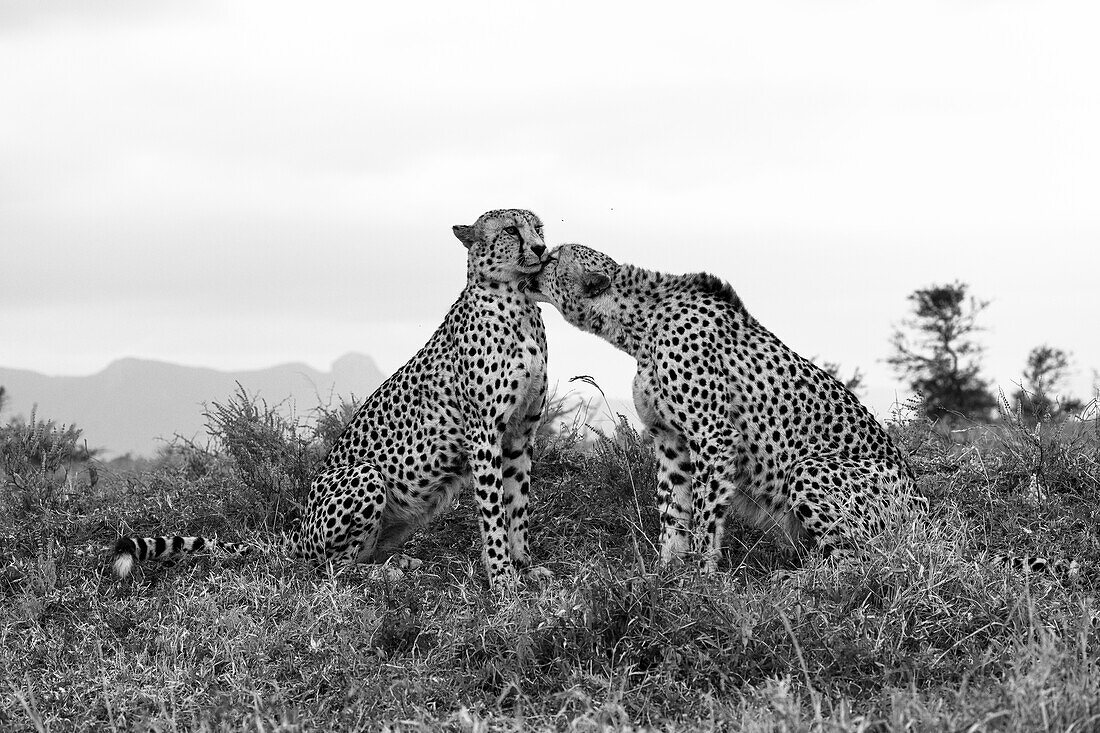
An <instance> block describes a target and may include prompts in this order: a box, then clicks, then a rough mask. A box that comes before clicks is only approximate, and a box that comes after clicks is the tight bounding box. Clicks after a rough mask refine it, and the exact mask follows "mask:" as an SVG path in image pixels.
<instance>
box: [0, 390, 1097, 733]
mask: <svg viewBox="0 0 1100 733" xmlns="http://www.w3.org/2000/svg"><path fill="white" fill-rule="evenodd" d="M246 413H247V410H243V411H238V412H237V413H233V414H232V415H231V416H230V417H232V418H233V419H237V418H241V419H247V418H248V415H247V414H246ZM221 414H222V415H223V416H224V415H226V414H228V413H227V412H224V411H223V413H221ZM242 415H243V417H242ZM253 417H254V418H256V419H257V424H258V425H260V428H257V429H256V430H254V431H253V432H252V433H250V434H249V435H250V436H251V437H250V438H248V440H243V439H242V440H238V441H237V442H238V445H237V446H236V448H234V447H233V446H232V445H231V443H232V442H233V441H232V440H227V438H231V437H233V436H232V435H229V433H232V432H233V431H232V430H230V429H229V428H227V426H229V427H230V428H231V427H232V426H233V425H237V426H238V427H239V424H238V423H233V422H232V421H231V420H230V419H229V418H226V422H225V423H223V424H221V426H222V431H221V433H220V438H221V440H220V441H219V442H217V443H215V444H214V445H215V447H216V448H218V450H219V451H220V453H218V454H217V455H214V454H213V452H211V451H204V450H201V449H198V448H196V447H195V446H190V445H186V444H180V445H177V446H176V448H175V449H173V450H172V451H170V452H168V453H167V454H166V455H164V456H161V457H160V458H159V459H157V460H155V461H151V462H146V463H142V464H139V465H131V466H125V465H122V464H118V463H116V464H113V465H112V464H100V465H98V466H97V471H96V473H97V476H96V482H95V485H94V486H91V483H92V481H91V478H90V475H89V473H88V470H87V464H73V466H72V467H71V468H70V469H69V471H68V473H67V474H66V472H65V470H64V469H60V470H58V471H56V472H46V473H42V472H40V471H39V472H37V473H36V472H35V471H34V469H33V468H30V467H28V466H27V465H23V466H19V465H15V464H12V463H10V462H9V463H8V464H7V465H8V467H9V472H8V473H4V472H3V471H2V470H0V481H2V482H3V486H2V488H0V561H2V563H3V565H4V566H5V567H3V568H0V667H2V668H3V669H4V670H5V674H4V678H5V682H4V685H3V686H2V687H0V729H2V730H5V731H24V730H27V731H33V730H73V729H75V730H111V729H119V730H127V729H137V728H140V729H151V730H180V729H182V730H204V729H205V730H238V729H239V730H244V729H249V730H264V731H266V730H318V731H324V730H333V729H336V730H344V729H358V728H362V729H368V730H377V729H380V728H382V729H385V728H390V729H395V730H396V729H402V730H455V731H493V730H527V729H531V730H542V729H546V730H603V729H608V728H610V729H619V728H622V727H626V726H635V727H636V728H638V729H644V728H652V729H660V730H668V729H676V730H714V729H736V730H741V729H743V730H791V731H799V730H837V731H848V730H852V731H856V730H899V729H905V728H907V727H912V728H917V729H934V730H943V729H967V728H970V727H971V726H977V727H976V728H975V729H997V730H1028V731H1031V730H1046V729H1050V730H1065V729H1068V728H1070V727H1073V726H1075V730H1081V729H1089V728H1094V727H1095V726H1096V725H1097V721H1100V666H1098V660H1100V651H1098V650H1100V638H1098V636H1100V634H1098V628H1100V627H1098V623H1100V604H1098V603H1097V600H1096V597H1095V580H1096V577H1097V576H1096V575H1093V574H1091V571H1089V570H1086V571H1085V573H1083V574H1082V577H1079V578H1077V579H1074V580H1072V581H1068V582H1064V583H1062V582H1056V581H1052V580H1049V579H1047V578H1028V577H1025V576H1020V575H1015V574H1012V573H1010V572H1006V571H1005V570H1003V569H1000V568H997V567H991V566H990V565H988V564H985V563H982V562H980V560H979V554H980V553H981V552H985V551H989V552H1000V551H1006V550H1007V551H1020V552H1024V551H1028V552H1034V551H1036V550H1042V551H1043V552H1044V553H1045V554H1051V553H1062V554H1072V555H1074V556H1077V557H1079V559H1080V560H1081V561H1082V563H1083V564H1085V565H1086V566H1087V567H1096V565H1097V562H1098V560H1100V539H1098V537H1097V529H1096V528H1097V526H1100V525H1098V521H1097V520H1098V519H1100V516H1098V514H1100V508H1098V503H1097V497H1098V496H1100V428H1098V427H1097V424H1096V423H1095V422H1093V423H1082V424H1077V425H1074V426H1071V427H1066V428H1063V429H1062V431H1061V432H1057V431H1056V430H1055V429H1053V428H1050V429H1048V430H1047V431H1046V433H1040V435H1039V437H1038V438H1035V436H1034V434H1033V433H1031V432H1029V431H1027V430H1025V429H1023V428H1022V427H1020V426H1012V425H1007V426H1006V425H1002V426H995V427H983V428H977V429H975V430H974V431H971V433H970V434H966V435H963V434H955V435H954V436H946V437H945V436H942V435H939V434H937V433H934V432H930V431H928V430H927V429H925V427H923V426H922V425H921V424H920V423H919V421H918V422H913V423H908V424H903V425H894V426H892V428H891V429H892V431H894V432H895V434H896V435H897V436H898V437H899V439H900V441H901V442H902V444H903V445H904V446H905V450H906V452H907V453H909V454H911V456H912V459H913V463H914V467H915V469H916V471H917V473H918V477H919V483H920V486H921V488H922V489H923V490H924V491H925V492H926V493H927V494H928V495H929V497H930V498H931V500H932V504H933V510H932V514H933V517H934V519H935V522H934V523H933V524H932V526H931V528H928V527H914V528H911V529H910V530H908V531H906V532H904V533H903V534H902V535H900V536H894V537H888V538H884V539H883V541H882V542H880V543H878V544H877V545H875V546H873V547H870V548H868V549H867V551H866V553H865V557H864V561H863V562H862V563H860V564H858V565H852V566H847V567H840V568H837V567H833V566H830V565H828V564H825V563H822V562H820V561H818V560H816V559H813V558H811V559H808V560H806V561H805V562H803V563H801V564H799V563H798V562H796V561H794V560H792V559H790V558H787V557H784V556H783V555H782V554H781V553H780V552H779V551H778V550H777V549H776V548H775V547H774V546H773V545H772V544H771V543H770V541H768V540H766V539H762V538H761V537H760V536H759V535H757V534H750V533H748V532H745V531H739V530H738V529H737V527H736V526H731V528H730V531H729V532H728V533H727V534H728V535H729V536H728V539H727V548H726V554H725V556H724V558H723V562H722V564H721V565H720V572H719V573H718V574H717V576H715V577H713V578H707V577H703V576H700V575H699V574H697V573H695V572H694V571H692V570H690V569H671V570H664V571H659V570H657V569H656V568H655V566H654V559H655V556H656V552H655V548H654V547H653V541H654V538H655V537H656V536H657V517H656V515H655V510H654V509H653V481H654V478H653V473H654V464H653V460H652V456H651V454H650V453H649V448H648V446H647V445H646V444H645V442H644V439H643V438H642V437H641V436H639V435H638V434H637V433H635V432H634V431H633V430H631V429H630V428H629V426H625V425H624V426H623V427H622V428H621V429H620V430H619V431H618V432H617V433H616V434H615V435H613V436H610V437H609V438H608V439H605V440H595V441H592V440H582V439H580V437H579V436H577V435H575V434H572V432H571V431H569V430H566V431H565V432H564V433H562V434H557V435H544V436H543V437H541V438H540V441H539V447H538V453H537V462H536V469H535V477H536V481H535V484H534V487H533V489H532V490H533V501H532V509H533V515H532V521H533V529H532V536H531V543H532V548H531V549H532V555H533V558H534V559H535V560H536V561H538V562H540V563H545V564H546V565H547V566H548V567H549V568H551V569H552V570H553V571H554V572H555V574H556V575H555V578H554V579H553V580H550V581H548V582H545V583H543V584H541V585H531V586H528V587H526V588H523V589H522V590H521V591H519V592H518V593H515V594H501V593H498V592H494V591H491V590H490V589H489V588H488V587H487V582H486V579H485V577H484V572H483V571H482V569H481V567H480V562H479V551H480V545H479V542H480V540H479V536H478V532H477V526H476V512H475V507H474V504H473V502H472V498H471V497H470V496H468V495H467V496H464V497H463V498H462V500H461V501H460V503H459V505H458V506H457V508H456V509H455V510H454V511H452V512H450V513H449V514H447V515H445V516H444V517H442V518H441V520H440V521H438V522H437V523H436V524H435V525H433V527H432V528H431V529H430V530H429V531H427V532H421V533H419V534H417V535H416V536H415V537H414V538H413V542H412V544H411V546H410V548H409V550H410V552H411V553H412V554H414V555H416V556H417V557H419V558H421V559H423V560H424V562H425V564H424V567H423V568H421V569H420V570H419V571H416V572H412V573H410V574H409V575H408V576H407V577H406V578H404V579H402V580H399V581H395V582H387V581H385V580H382V579H372V578H371V577H368V575H367V574H366V573H347V574H342V575H337V576H336V577H330V576H328V575H326V574H325V573H323V572H319V571H318V570H317V569H315V568H312V567H310V566H309V565H307V564H305V563H300V562H293V561H290V560H287V559H285V558H282V557H278V556H272V557H259V558H246V559H232V560H212V559H209V558H196V559H194V560H192V561H188V562H184V563H181V564H180V565H177V566H175V567H173V568H169V569H163V570H154V571H149V572H144V573H143V572H138V573H136V574H135V577H134V578H133V579H128V580H127V581H118V580H117V579H115V578H113V577H112V576H111V575H109V573H108V563H109V556H108V554H107V552H106V548H107V547H108V546H109V545H110V544H111V543H112V542H113V540H114V539H115V537H116V535H117V533H118V532H119V531H120V530H125V531H129V530H131V529H137V530H141V531H145V530H155V531H160V530H164V531H168V530H175V529H179V528H181V527H186V528H189V529H194V530H195V531H202V532H216V533H217V534H218V535H219V536H222V537H225V538H227V539H242V538H263V537H267V536H270V533H271V532H272V527H277V526H279V525H280V524H285V521H286V512H287V506H288V505H289V503H290V501H291V500H292V499H293V496H294V491H295V490H296V489H295V486H298V485H300V483H301V476H302V475H303V474H304V473H307V472H308V467H309V466H310V465H311V462H312V461H315V460H317V450H318V449H317V448H316V446H313V444H312V443H311V441H310V440H306V439H300V440H297V441H295V440H287V441H285V442H284V443H283V444H281V445H280V444H279V442H278V441H277V440H267V439H266V438H264V437H263V436H264V435H266V434H265V433H264V432H263V428H264V415H263V411H262V410H261V411H260V412H259V413H258V414H256V415H253ZM214 423H215V424H216V425H217V424H218V423H216V421H214ZM267 427H268V428H270V424H268V425H267ZM215 432H217V431H215ZM269 432H270V431H269ZM241 434H243V432H241V431H238V432H237V433H233V435H236V436H237V437H238V438H239V437H240V435H241ZM268 437H270V436H268ZM313 437H315V436H313ZM249 440H251V441H252V445H253V448H255V447H256V446H261V445H266V446H267V447H266V448H265V449H264V450H262V451H261V450H259V449H256V450H253V451H252V453H251V454H249V455H251V459H250V460H251V463H250V462H249V459H247V456H246V455H245V454H244V453H241V451H242V450H244V449H243V448H242V444H248V443H249ZM265 441H267V442H265ZM1040 447H1041V450H1040ZM265 461H266V463H265ZM12 472H14V473H15V474H16V475H15V477H14V478H13V476H12V475H11V473H12ZM1033 476H1034V477H1035V478H1034V479H1033V478H1032V477H1033ZM1033 489H1034V490H1033ZM777 570H779V571H782V572H778V573H777V572H776V571H777Z"/></svg>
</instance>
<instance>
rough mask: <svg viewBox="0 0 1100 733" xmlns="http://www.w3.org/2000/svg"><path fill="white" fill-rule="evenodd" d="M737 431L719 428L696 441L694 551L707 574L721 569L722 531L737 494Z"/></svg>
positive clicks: (693, 447) (693, 458)
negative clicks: (732, 479) (731, 502)
mask: <svg viewBox="0 0 1100 733" xmlns="http://www.w3.org/2000/svg"><path fill="white" fill-rule="evenodd" d="M735 436H736V433H735V432H734V431H733V429H732V428H731V427H727V428H721V429H715V430H713V431H712V432H709V433H707V434H704V436H703V437H702V439H700V440H692V441H691V443H690V445H691V463H692V466H693V467H694V468H695V480H694V481H692V492H691V503H692V515H693V518H694V520H695V521H694V522H693V524H692V534H691V551H692V553H694V554H696V555H697V556H698V557H699V563H700V567H701V568H702V569H703V572H705V573H708V574H709V573H713V572H715V571H716V570H717V569H718V558H719V556H720V555H721V553H722V534H723V532H724V530H725V524H726V512H727V509H728V506H729V503H730V501H731V500H732V498H733V494H734V490H735V489H734V485H733V482H732V481H731V480H730V476H732V474H733V467H734V461H733V456H734V448H735V443H736V437H735Z"/></svg>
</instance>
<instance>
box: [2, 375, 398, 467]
mask: <svg viewBox="0 0 1100 733" xmlns="http://www.w3.org/2000/svg"><path fill="white" fill-rule="evenodd" d="M383 379H384V375H383V374H382V372H381V371H379V369H378V366H377V365H376V364H375V363H374V360H373V359H371V358H370V357H369V356H364V355H362V354H346V355H344V356H342V357H340V358H339V359H337V360H336V361H335V362H333V364H332V369H331V370H330V371H328V372H319V371H317V370H316V369H313V368H312V367H309V366H307V365H305V364H280V365H278V366H273V367H269V368H267V369H258V370H253V371H240V372H223V371H218V370H216V369H206V368H203V367H188V366H180V365H178V364H170V363H167V362H161V361H149V360H145V359H119V360H118V361H115V362H112V363H111V364H110V365H108V366H107V368H106V369H104V370H103V371H101V372H99V373H98V374H92V375H90V376H86V377H50V376H46V375H44V374H39V373H37V372H32V371H26V370H21V369H5V368H3V367H0V386H2V387H4V388H5V389H6V390H7V395H8V404H7V406H6V408H5V410H4V414H3V415H2V416H0V419H2V420H3V421H4V422H7V420H8V418H10V417H11V416H12V415H23V416H24V417H28V416H29V415H30V412H31V408H32V407H33V406H34V405H36V404H37V405H38V416H39V418H42V419H50V420H55V421H57V422H58V423H66V424H75V425H76V426H77V427H79V428H81V429H82V430H83V431H84V438H85V439H86V440H87V441H88V447H90V448H103V449H104V450H105V453H106V456H107V457H112V456H116V455H122V454H125V453H132V454H134V455H135V456H139V455H141V456H149V455H152V454H153V452H154V451H155V450H156V448H157V447H158V446H161V445H163V444H164V441H165V440H171V438H172V437H173V436H174V435H176V434H177V433H178V434H180V435H182V436H184V437H187V438H197V439H199V440H200V442H201V441H202V440H203V439H204V438H205V434H206V428H205V418H203V416H202V412H203V404H204V403H205V404H210V403H211V402H215V401H217V402H221V401H223V400H225V399H226V398H227V397H229V396H230V395H232V394H233V392H234V391H235V390H236V389H237V383H238V382H239V383H240V384H241V385H242V386H243V387H244V388H245V389H246V390H247V391H248V393H249V394H255V395H258V396H259V397H261V398H262V399H264V400H266V401H267V403H268V404H269V405H275V404H277V403H280V402H283V401H286V405H287V407H288V410H289V408H293V410H294V411H295V413H296V414H298V415H305V414H306V413H308V412H309V411H310V410H312V409H313V408H314V407H316V406H317V405H319V404H321V403H327V402H328V401H329V398H330V396H335V395H339V396H343V397H350V396H351V395H352V394H354V395H355V396H356V397H357V398H358V399H362V398H364V397H366V396H367V395H369V394H370V393H371V392H373V391H374V390H375V388H376V387H378V385H379V384H381V383H382V380H383Z"/></svg>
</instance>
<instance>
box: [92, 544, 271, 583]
mask: <svg viewBox="0 0 1100 733" xmlns="http://www.w3.org/2000/svg"><path fill="white" fill-rule="evenodd" d="M252 549H253V548H252V547H251V546H249V545H246V544H244V543H241V542H220V541H219V540H217V539H216V538H214V537H179V536H176V537H170V536H161V537H123V538H121V539H120V540H119V541H118V543H117V544H116V545H115V561H114V563H113V567H114V571H115V575H117V576H118V577H120V578H125V577H126V576H127V575H129V574H130V571H131V570H132V569H133V567H134V563H135V562H142V561H144V560H153V561H156V562H165V561H171V560H175V559H176V558H178V557H180V556H181V555H188V554H190V553H193V552H199V551H202V550H207V551H210V552H219V553H222V554H227V555H247V554H249V553H250V552H252Z"/></svg>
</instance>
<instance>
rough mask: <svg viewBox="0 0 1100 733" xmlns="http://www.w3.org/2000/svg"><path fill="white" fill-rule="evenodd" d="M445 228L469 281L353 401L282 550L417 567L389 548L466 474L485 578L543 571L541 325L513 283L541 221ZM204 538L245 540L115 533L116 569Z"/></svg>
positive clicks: (538, 251) (239, 546) (494, 581)
mask: <svg viewBox="0 0 1100 733" xmlns="http://www.w3.org/2000/svg"><path fill="white" fill-rule="evenodd" d="M453 230H454V234H455V236H456V237H457V238H458V239H459V241H461V242H462V244H463V245H464V246H465V247H466V249H467V250H468V255H467V282H466V287H465V289H463V291H462V293H461V294H460V295H459V297H458V300H457V301H455V303H454V305H453V306H451V309H450V311H449V312H448V313H447V315H446V317H445V318H444V319H443V323H442V325H440V326H439V328H438V329H436V331H435V333H434V334H433V335H432V337H431V338H430V339H429V340H428V343H427V344H426V345H425V346H424V347H423V348H422V349H421V350H420V351H419V352H418V353H417V354H416V355H415V356H413V357H412V358H411V359H410V360H409V361H408V363H406V364H405V365H404V366H403V367H401V368H400V369H398V370H397V372H395V373H394V374H393V375H392V376H391V377H389V378H388V379H387V380H386V381H385V382H383V383H382V385H381V386H379V387H378V389H377V390H375V392H374V393H373V394H372V395H371V396H370V397H368V398H367V399H366V400H365V401H364V402H363V404H362V406H361V407H360V408H359V409H358V411H357V412H356V413H355V415H354V417H352V419H351V420H350V421H349V423H348V424H347V426H346V427H345V428H344V430H343V432H342V433H341V435H340V436H339V438H338V439H337V440H336V442H335V443H334V444H333V446H332V448H331V449H330V450H329V453H328V455H327V457H326V459H325V461H324V464H323V466H322V468H321V470H320V471H319V472H318V474H317V475H316V476H315V477H314V478H313V480H312V482H311V484H310V487H309V492H308V497H307V500H306V506H305V509H304V512H303V515H302V518H301V520H300V522H299V523H298V525H297V526H295V527H294V528H293V529H292V530H291V531H290V532H289V533H288V534H287V535H286V536H285V537H284V538H283V548H284V550H285V551H286V552H288V553H289V554H290V555H291V556H293V557H298V558H306V559H312V560H314V561H319V562H323V563H332V564H333V565H335V566H347V565H351V564H354V563H357V562H374V563H384V562H387V561H388V562H389V563H390V565H391V566H396V567H397V568H399V569H400V568H406V569H408V568H414V567H417V566H418V565H419V564H420V563H419V561H418V560H415V559H413V558H409V557H407V556H405V555H403V554H401V553H399V552H398V551H399V549H400V548H401V546H402V545H403V544H404V542H405V540H406V539H407V538H408V536H409V535H410V534H411V533H412V531H413V530H414V529H416V528H417V527H419V526H422V525H425V524H427V523H428V522H430V521H431V520H432V519H433V518H434V517H435V516H436V515H438V514H439V513H440V512H441V511H442V510H443V509H445V508H447V507H449V506H450V505H451V503H452V501H453V500H454V498H455V496H456V495H457V493H458V492H459V491H460V489H461V488H462V487H463V486H464V485H465V484H468V483H473V484H474V485H475V494H476V498H477V504H478V509H479V515H480V516H479V519H480V528H481V537H482V555H481V556H482V561H483V563H484V565H485V568H486V570H487V572H488V576H489V582H490V584H491V585H493V586H499V585H502V584H503V585H509V584H511V583H514V582H515V580H516V578H517V577H518V575H517V574H518V573H525V574H528V575H535V576H539V575H545V574H548V571H546V570H544V569H542V568H537V567H533V566H532V565H531V563H530V560H529V557H528V551H527V530H528V506H527V505H528V494H529V487H530V475H531V459H532V448H533V441H534V436H535V432H536V430H537V428H538V424H539V420H540V418H541V416H542V411H543V405H544V403H545V401H546V335H545V332H544V330H543V323H542V316H541V313H540V312H539V308H538V306H537V305H535V303H534V302H533V301H532V300H531V299H529V298H528V296H527V295H526V294H525V293H524V292H522V290H521V288H520V286H521V285H522V284H523V283H524V281H525V279H526V278H528V277H529V276H530V275H532V274H533V273H535V272H537V271H538V270H539V269H540V267H541V266H542V265H543V263H544V262H545V260H546V258H547V257H548V256H549V255H548V252H547V248H546V244H545V242H544V240H543V233H542V222H541V221H540V220H539V218H538V217H537V216H536V215H535V214H533V213H532V212H530V211H525V210H522V209H502V210H497V211H490V212H488V213H486V214H483V215H482V216H481V217H479V218H478V219H477V221H476V222H475V223H474V224H473V225H470V226H464V225H459V226H455V227H453ZM203 548H206V549H215V548H216V549H218V550H219V551H220V552H221V553H223V554H246V553H248V552H250V551H251V550H252V549H253V548H252V547H250V546H248V545H247V544H243V543H229V542H220V541H217V540H215V539H212V538H204V537H171V536H168V537H150V538H141V537H124V538H122V539H120V540H119V542H118V544H117V546H116V549H115V560H114V569H115V572H116V574H117V575H118V576H120V577H123V576H126V575H127V574H128V573H129V572H130V569H131V567H132V565H133V563H134V562H135V561H140V560H146V559H153V560H158V561H166V560H172V559H173V558H174V557H175V556H178V555H180V554H183V553H188V552H193V551H196V550H200V549H203Z"/></svg>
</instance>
